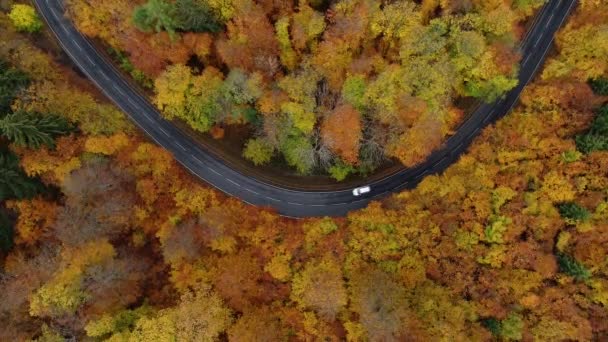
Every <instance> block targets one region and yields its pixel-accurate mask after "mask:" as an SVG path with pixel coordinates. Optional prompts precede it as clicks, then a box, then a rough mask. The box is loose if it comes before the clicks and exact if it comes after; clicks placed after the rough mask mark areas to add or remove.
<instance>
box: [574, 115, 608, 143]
mask: <svg viewBox="0 0 608 342" xmlns="http://www.w3.org/2000/svg"><path fill="white" fill-rule="evenodd" d="M576 148H577V149H578V150H579V151H581V152H583V153H586V154H588V153H591V152H593V151H605V150H608V105H604V106H602V107H600V108H599V109H598V110H597V116H596V117H595V119H594V120H593V123H591V128H590V129H589V131H588V132H587V133H585V134H583V135H578V136H576Z"/></svg>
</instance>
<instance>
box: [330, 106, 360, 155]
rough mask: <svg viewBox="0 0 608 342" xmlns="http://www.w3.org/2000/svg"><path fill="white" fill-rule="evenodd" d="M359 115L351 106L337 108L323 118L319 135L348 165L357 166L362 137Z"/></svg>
mask: <svg viewBox="0 0 608 342" xmlns="http://www.w3.org/2000/svg"><path fill="white" fill-rule="evenodd" d="M361 126H362V123H361V115H360V114H359V112H358V111H357V110H356V109H355V108H354V107H353V106H351V105H342V106H338V107H337V108H336V109H334V111H333V112H332V113H331V114H330V115H328V116H326V117H325V119H324V121H323V124H322V127H321V135H322V137H323V140H324V142H325V144H327V146H328V147H329V148H330V149H331V150H332V151H333V152H334V153H336V154H337V155H338V156H340V158H342V160H344V161H345V162H346V163H348V164H351V165H353V164H357V162H358V161H359V148H360V141H361V135H362V127H361Z"/></svg>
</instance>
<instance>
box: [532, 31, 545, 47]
mask: <svg viewBox="0 0 608 342" xmlns="http://www.w3.org/2000/svg"><path fill="white" fill-rule="evenodd" d="M541 39H543V35H542V34H541V35H540V36H538V38H537V39H536V43H534V46H533V47H536V46H537V45H538V43H540V40H541Z"/></svg>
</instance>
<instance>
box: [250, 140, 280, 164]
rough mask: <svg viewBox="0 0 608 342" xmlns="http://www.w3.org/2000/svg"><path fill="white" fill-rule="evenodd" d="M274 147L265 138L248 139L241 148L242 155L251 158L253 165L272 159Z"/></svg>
mask: <svg viewBox="0 0 608 342" xmlns="http://www.w3.org/2000/svg"><path fill="white" fill-rule="evenodd" d="M273 154H274V148H273V147H272V145H270V144H269V143H268V141H267V140H266V139H263V138H255V139H249V141H247V144H246V145H245V149H244V150H243V157H245V158H246V159H248V160H251V161H252V162H253V163H254V164H255V165H262V164H266V163H268V162H269V161H270V160H271V159H272V155H273Z"/></svg>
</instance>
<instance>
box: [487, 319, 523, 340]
mask: <svg viewBox="0 0 608 342" xmlns="http://www.w3.org/2000/svg"><path fill="white" fill-rule="evenodd" d="M481 324H482V325H483V326H484V327H485V328H486V329H488V330H489V331H490V332H491V333H492V335H494V336H496V337H502V338H503V339H504V340H507V341H519V340H521V339H522V330H523V328H524V322H523V321H522V319H521V315H519V314H516V313H510V314H509V315H508V316H507V318H505V319H503V320H502V321H500V320H497V319H496V318H494V317H491V318H486V319H484V320H482V321H481Z"/></svg>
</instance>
